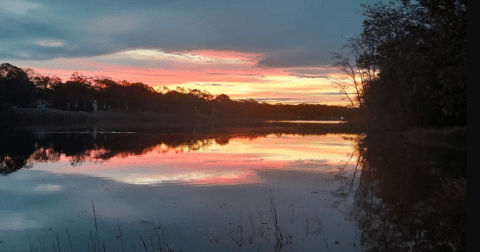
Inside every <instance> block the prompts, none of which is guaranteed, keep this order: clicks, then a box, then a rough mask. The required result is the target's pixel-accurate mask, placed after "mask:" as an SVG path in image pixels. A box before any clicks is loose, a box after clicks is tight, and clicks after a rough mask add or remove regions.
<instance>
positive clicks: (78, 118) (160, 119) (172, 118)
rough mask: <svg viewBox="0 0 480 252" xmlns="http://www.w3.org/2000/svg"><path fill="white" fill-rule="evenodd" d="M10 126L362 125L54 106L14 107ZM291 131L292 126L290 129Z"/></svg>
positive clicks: (353, 128)
mask: <svg viewBox="0 0 480 252" xmlns="http://www.w3.org/2000/svg"><path fill="white" fill-rule="evenodd" d="M5 120H7V121H8V124H9V125H10V127H15V128H23V129H35V130H37V129H42V130H45V129H46V130H68V129H72V128H77V127H96V128H105V129H119V130H128V129H152V128H161V127H180V128H188V129H190V128H191V129H193V128H201V127H212V128H213V127H215V128H222V127H224V128H232V127H233V128H235V127H245V128H251V127H255V128H258V127H261V128H266V129H270V130H271V129H288V130H290V131H292V130H293V129H297V130H298V131H299V132H298V133H301V132H302V131H305V130H306V131H311V130H321V131H329V132H361V131H364V130H363V127H359V126H358V125H357V124H354V123H342V124H310V125H308V124H295V123H293V124H292V123H282V122H266V120H260V119H254V118H242V117H238V118H231V117H228V118H226V117H216V116H208V115H207V116H203V115H202V116H200V115H185V114H162V113H155V112H125V111H95V112H83V111H79V112H74V111H64V110H57V109H33V108H28V109H27V108H14V109H11V110H10V111H8V116H7V118H6V119H5ZM293 131H295V130H293Z"/></svg>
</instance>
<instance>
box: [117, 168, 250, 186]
mask: <svg viewBox="0 0 480 252" xmlns="http://www.w3.org/2000/svg"><path fill="white" fill-rule="evenodd" d="M113 180H116V181H119V182H123V183H127V184H133V185H158V184H164V183H180V184H192V185H210V186H211V185H234V184H253V183H259V178H257V177H256V174H255V173H254V172H253V171H248V170H246V171H235V170H234V171H226V172H213V171H208V170H205V171H194V172H183V173H174V174H162V175H150V176H145V175H141V176H140V175H139V176H136V175H133V176H128V177H124V176H119V177H114V178H113Z"/></svg>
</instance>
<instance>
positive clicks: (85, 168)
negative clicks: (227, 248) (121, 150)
mask: <svg viewBox="0 0 480 252" xmlns="http://www.w3.org/2000/svg"><path fill="white" fill-rule="evenodd" d="M348 136H349V135H337V134H328V135H321V136H295V135H268V136H266V137H262V138H256V139H248V138H245V137H243V136H241V135H239V136H237V137H232V138H231V139H230V140H229V143H228V144H226V145H221V144H217V143H215V141H214V140H213V139H212V140H211V142H210V143H211V145H208V146H206V147H203V148H200V149H198V150H194V151H193V150H189V149H188V148H185V146H179V147H178V148H172V147H169V146H166V145H165V144H159V145H157V146H156V147H153V148H150V149H149V150H148V151H146V152H144V153H143V154H141V155H133V156H132V155H130V156H123V157H113V158H111V159H109V160H108V161H105V162H102V163H98V162H94V163H92V162H85V163H83V164H82V165H80V166H71V165H61V164H62V163H67V162H69V161H71V158H68V157H65V156H62V157H61V158H60V161H59V163H60V164H59V165H58V166H55V168H50V167H49V165H43V164H37V165H36V166H35V169H46V170H49V171H53V172H57V173H75V174H84V175H87V176H95V177H103V178H107V179H112V180H115V181H119V182H123V183H128V184H137V185H149V184H152V185H158V184H162V183H180V184H192V185H235V184H255V183H261V182H262V179H261V177H259V175H258V174H259V173H260V172H261V171H265V170H282V169H288V170H295V171H300V172H315V173H332V172H338V167H339V166H344V165H345V164H346V162H348V161H349V158H350V156H351V154H352V152H353V151H354V148H353V146H352V144H351V142H350V141H348V140H345V139H344V138H343V137H348ZM99 152H101V151H97V152H95V153H97V154H98V153H99Z"/></svg>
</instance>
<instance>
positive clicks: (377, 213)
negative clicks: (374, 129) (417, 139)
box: [352, 134, 467, 251]
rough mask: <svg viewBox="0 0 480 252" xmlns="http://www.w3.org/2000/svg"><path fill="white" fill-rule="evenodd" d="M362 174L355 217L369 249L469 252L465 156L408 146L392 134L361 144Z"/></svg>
mask: <svg viewBox="0 0 480 252" xmlns="http://www.w3.org/2000/svg"><path fill="white" fill-rule="evenodd" d="M358 149H359V151H360V152H361V155H360V160H359V161H360V164H361V166H362V173H361V176H360V181H359V187H358V189H357V192H356V195H355V207H354V209H353V212H352V214H353V216H354V218H355V219H356V221H357V222H358V228H359V229H361V230H362V236H361V245H362V247H363V248H365V249H367V250H369V251H465V250H466V245H467V241H466V239H467V238H466V237H467V178H466V175H467V174H466V171H467V169H466V160H467V154H466V151H463V150H455V149H446V148H432V147H426V146H422V145H419V144H407V143H405V141H403V140H402V139H401V138H400V137H399V136H396V135H393V134H369V135H368V136H366V137H365V138H362V139H360V140H359V141H358Z"/></svg>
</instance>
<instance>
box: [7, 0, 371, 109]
mask: <svg viewBox="0 0 480 252" xmlns="http://www.w3.org/2000/svg"><path fill="white" fill-rule="evenodd" d="M365 2H366V1H362V0H338V1H327V0H320V1H290V0H283V1H270V0H264V1H254V2H248V1H242V2H236V1H229V0H226V1H222V2H217V1H207V2H203V1H202V2H201V3H200V2H198V1H186V2H184V1H182V2H176V1H175V2H162V3H160V2H158V3H157V2H151V1H135V2H133V1H132V2H130V1H124V2H121V3H116V4H115V5H112V4H111V3H110V2H109V1H106V0H105V1H104V0H98V1H93V0H92V1H82V2H79V1H73V0H72V1H70V0H67V1H52V0H32V1H30V0H28V1H24V0H21V1H10V0H0V6H2V7H3V8H0V22H2V27H0V34H1V35H0V59H1V63H4V62H8V63H11V64H13V65H16V66H19V67H22V68H32V69H34V70H35V71H36V72H37V73H40V74H44V75H55V76H58V77H60V78H62V80H64V81H65V80H68V78H69V76H70V75H71V74H72V73H73V72H79V73H81V74H83V75H85V76H105V77H110V78H112V79H113V80H118V81H120V80H127V81H129V82H143V83H145V84H147V85H149V86H152V87H155V88H162V87H163V86H166V87H168V88H169V89H175V88H176V87H177V86H179V87H184V88H191V89H200V90H202V91H203V90H206V91H209V92H210V93H211V94H213V95H218V94H222V93H225V94H227V95H229V96H230V97H231V98H232V99H255V100H257V101H259V102H267V103H277V102H281V103H287V104H299V103H316V104H318V103H321V104H330V105H334V104H335V105H336V104H342V105H344V104H346V103H345V99H343V100H342V98H344V97H343V95H342V94H340V93H339V88H338V87H336V86H335V85H334V84H333V83H334V81H335V80H336V79H337V78H339V77H341V76H340V75H339V73H338V71H336V70H335V69H333V68H331V67H329V65H330V64H331V63H332V62H331V61H332V60H331V57H330V54H329V53H330V52H337V51H339V50H340V48H341V47H342V45H343V44H344V43H345V39H344V37H347V38H348V37H352V36H354V35H355V34H358V33H359V32H360V25H361V17H360V16H359V15H355V12H356V10H358V9H360V4H362V3H365Z"/></svg>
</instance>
